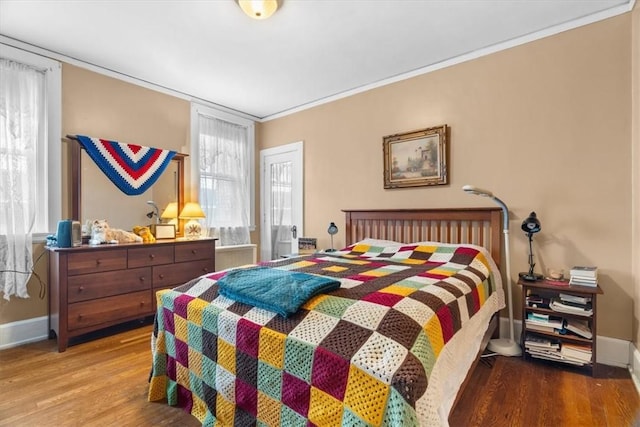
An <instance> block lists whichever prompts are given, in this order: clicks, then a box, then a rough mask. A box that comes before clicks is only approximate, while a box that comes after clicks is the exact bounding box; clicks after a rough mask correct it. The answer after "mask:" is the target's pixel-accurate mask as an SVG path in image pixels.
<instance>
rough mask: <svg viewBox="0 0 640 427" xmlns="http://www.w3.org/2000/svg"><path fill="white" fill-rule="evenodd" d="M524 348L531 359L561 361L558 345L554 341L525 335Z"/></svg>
mask: <svg viewBox="0 0 640 427" xmlns="http://www.w3.org/2000/svg"><path fill="white" fill-rule="evenodd" d="M524 348H525V351H526V352H527V353H529V354H530V355H531V357H535V358H538V359H548V360H562V355H561V354H560V343H559V342H558V341H555V340H550V339H547V338H542V337H539V336H536V335H532V334H527V335H526V336H525V338H524Z"/></svg>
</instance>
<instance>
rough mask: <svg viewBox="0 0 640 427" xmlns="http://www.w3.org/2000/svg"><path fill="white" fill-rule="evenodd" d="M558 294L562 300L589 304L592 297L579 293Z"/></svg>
mask: <svg viewBox="0 0 640 427" xmlns="http://www.w3.org/2000/svg"><path fill="white" fill-rule="evenodd" d="M558 296H559V297H560V299H561V300H562V301H571V302H577V303H578V304H587V303H589V302H591V297H581V296H579V295H571V294H563V293H559V294H558Z"/></svg>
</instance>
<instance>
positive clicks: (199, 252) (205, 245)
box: [176, 240, 215, 277]
mask: <svg viewBox="0 0 640 427" xmlns="http://www.w3.org/2000/svg"><path fill="white" fill-rule="evenodd" d="M213 242H214V241H213V240H209V241H205V242H190V243H184V244H179V245H176V262H184V261H195V260H198V259H207V258H211V257H212V256H213V253H214V252H215V246H214V244H213ZM194 277H195V276H194Z"/></svg>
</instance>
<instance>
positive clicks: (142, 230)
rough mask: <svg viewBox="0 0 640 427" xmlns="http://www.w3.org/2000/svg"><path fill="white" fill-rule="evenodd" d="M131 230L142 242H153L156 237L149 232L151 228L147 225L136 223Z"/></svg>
mask: <svg viewBox="0 0 640 427" xmlns="http://www.w3.org/2000/svg"><path fill="white" fill-rule="evenodd" d="M133 232H134V233H135V234H137V235H138V236H140V237H142V242H143V243H154V242H155V241H156V238H155V237H154V235H153V234H152V233H151V230H150V229H149V227H143V226H141V225H136V226H135V227H133Z"/></svg>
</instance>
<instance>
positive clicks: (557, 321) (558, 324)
mask: <svg viewBox="0 0 640 427" xmlns="http://www.w3.org/2000/svg"><path fill="white" fill-rule="evenodd" d="M527 324H537V325H540V326H550V327H553V328H556V329H562V325H563V319H562V317H557V316H549V315H548V314H540V313H528V314H527Z"/></svg>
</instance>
